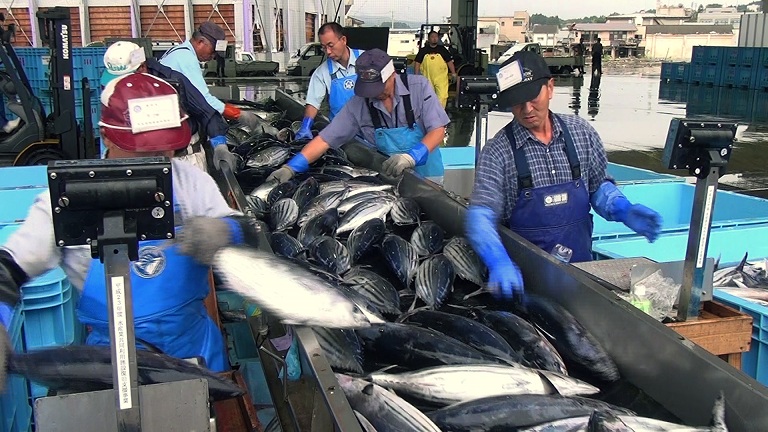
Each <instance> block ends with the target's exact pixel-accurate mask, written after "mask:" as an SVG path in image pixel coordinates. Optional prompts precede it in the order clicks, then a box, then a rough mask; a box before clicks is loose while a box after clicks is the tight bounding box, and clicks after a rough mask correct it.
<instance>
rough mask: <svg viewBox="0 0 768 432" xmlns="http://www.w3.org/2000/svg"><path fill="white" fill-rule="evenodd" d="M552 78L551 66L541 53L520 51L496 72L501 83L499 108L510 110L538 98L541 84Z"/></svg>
mask: <svg viewBox="0 0 768 432" xmlns="http://www.w3.org/2000/svg"><path fill="white" fill-rule="evenodd" d="M550 78H552V73H550V72H549V66H547V62H546V61H545V60H544V57H542V56H541V55H540V54H537V53H535V52H533V51H518V52H516V53H515V55H513V56H512V58H510V59H509V60H507V61H505V62H504V64H502V65H501V68H500V69H499V72H498V73H497V74H496V80H497V81H498V83H499V99H498V104H499V108H501V109H503V110H508V109H510V108H512V107H513V106H515V105H520V104H523V103H526V102H528V101H531V100H533V99H536V97H537V96H538V95H539V93H540V92H541V86H543V85H544V84H546V83H547V80H549V79H550Z"/></svg>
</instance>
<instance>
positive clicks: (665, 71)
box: [661, 62, 677, 81]
mask: <svg viewBox="0 0 768 432" xmlns="http://www.w3.org/2000/svg"><path fill="white" fill-rule="evenodd" d="M676 64H677V63H675V62H662V63H661V80H662V81H670V80H672V69H673V68H674V66H675V65H676Z"/></svg>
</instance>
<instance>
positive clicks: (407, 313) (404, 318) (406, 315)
mask: <svg viewBox="0 0 768 432" xmlns="http://www.w3.org/2000/svg"><path fill="white" fill-rule="evenodd" d="M414 313H415V312H413V311H411V310H408V312H405V313H403V314H400V316H399V317H397V319H395V323H397V324H400V323H402V322H404V321H405V320H406V319H408V317H409V316H411V315H413V314H414ZM409 324H413V325H416V326H420V325H421V324H420V323H409Z"/></svg>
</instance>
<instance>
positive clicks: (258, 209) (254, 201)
mask: <svg viewBox="0 0 768 432" xmlns="http://www.w3.org/2000/svg"><path fill="white" fill-rule="evenodd" d="M245 201H246V202H247V203H248V205H249V206H250V207H251V210H253V212H254V213H255V214H256V216H257V217H264V215H266V214H267V213H269V205H268V204H267V203H266V202H264V200H262V199H261V198H259V197H257V196H256V195H248V196H246V197H245Z"/></svg>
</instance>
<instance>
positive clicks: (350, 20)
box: [344, 16, 365, 27]
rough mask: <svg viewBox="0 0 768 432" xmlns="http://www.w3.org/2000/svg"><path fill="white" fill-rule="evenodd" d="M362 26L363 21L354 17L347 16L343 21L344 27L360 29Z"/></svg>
mask: <svg viewBox="0 0 768 432" xmlns="http://www.w3.org/2000/svg"><path fill="white" fill-rule="evenodd" d="M364 24H365V21H363V20H359V19H357V18H355V17H351V16H347V18H345V19H344V27H362V26H363V25H364Z"/></svg>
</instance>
